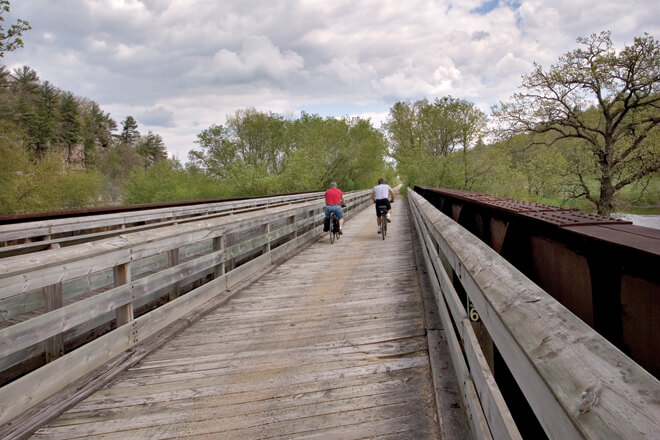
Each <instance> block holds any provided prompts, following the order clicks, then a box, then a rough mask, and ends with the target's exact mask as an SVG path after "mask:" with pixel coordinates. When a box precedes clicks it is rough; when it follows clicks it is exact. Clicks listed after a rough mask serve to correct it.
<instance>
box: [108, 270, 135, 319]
mask: <svg viewBox="0 0 660 440" xmlns="http://www.w3.org/2000/svg"><path fill="white" fill-rule="evenodd" d="M113 274H114V278H115V286H120V285H122V284H128V283H130V282H131V266H130V263H124V264H120V265H119V266H115V267H114V269H113ZM115 316H116V319H117V327H121V326H122V325H124V324H127V323H129V322H131V321H132V320H133V303H132V302H130V303H128V304H124V305H123V306H121V307H119V308H118V309H116V310H115Z"/></svg>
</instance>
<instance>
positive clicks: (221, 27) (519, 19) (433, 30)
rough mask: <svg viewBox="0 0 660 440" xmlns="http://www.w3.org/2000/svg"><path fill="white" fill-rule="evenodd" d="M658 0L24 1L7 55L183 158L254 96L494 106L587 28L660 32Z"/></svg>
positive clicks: (341, 103) (292, 106)
mask: <svg viewBox="0 0 660 440" xmlns="http://www.w3.org/2000/svg"><path fill="white" fill-rule="evenodd" d="M656 3H657V1H656V0H632V1H630V2H621V1H620V0H570V1H569V0H556V1H554V2H547V1H543V0H461V1H458V0H438V1H435V2H428V1H426V0H410V1H406V2H401V1H400V0H364V1H360V2H354V1H349V0H335V1H332V2H328V1H325V0H275V1H273V0H269V1H266V0H254V1H251V2H246V1H244V0H224V1H223V2H217V1H215V0H112V1H108V0H58V1H57V2H46V1H42V2H23V1H20V2H19V1H16V2H12V5H11V6H12V8H11V16H10V17H5V18H6V19H7V22H14V21H15V20H14V18H19V17H20V18H23V19H26V20H28V21H29V22H30V25H31V26H32V30H31V31H28V32H26V33H25V34H24V36H23V41H24V43H25V47H24V48H22V49H20V50H17V51H14V52H11V53H6V54H5V57H4V58H3V59H2V61H3V62H4V63H6V64H7V65H8V66H9V67H10V68H13V67H18V66H21V65H28V66H30V67H32V68H34V69H35V70H36V71H37V72H38V74H39V76H40V78H42V80H48V81H50V82H51V83H53V84H54V85H56V86H57V87H59V88H62V89H64V90H69V91H72V92H73V93H75V94H77V95H80V96H85V97H87V98H89V99H93V100H95V101H96V102H98V103H99V104H100V105H101V107H102V108H103V109H104V110H105V111H106V112H110V113H111V114H112V115H113V118H115V119H116V120H117V121H121V120H122V119H123V118H125V117H126V116H128V115H133V116H135V117H136V118H137V119H138V122H139V123H140V129H141V130H143V129H145V130H146V129H151V130H153V131H154V132H157V133H159V134H161V135H162V136H163V139H164V140H165V144H166V146H167V148H168V149H169V150H170V151H173V152H175V154H176V155H177V156H178V157H179V158H181V159H184V160H185V158H186V157H187V151H188V150H189V149H190V148H192V147H193V146H194V141H195V135H196V133H199V132H200V131H201V130H203V129H205V128H207V127H208V126H209V125H211V124H214V123H215V124H222V123H224V122H225V118H226V116H227V115H231V114H234V112H235V111H236V110H238V109H244V108H247V107H255V108H257V109H260V110H264V111H273V112H281V113H285V112H290V113H299V112H300V111H302V110H306V109H327V112H329V111H331V110H330V109H332V111H334V112H336V116H343V115H355V114H364V115H369V114H373V115H380V116H378V118H379V120H381V119H383V118H382V115H383V114H385V115H386V114H387V112H388V110H389V108H390V107H391V105H392V104H394V103H395V102H396V101H397V100H416V99H420V98H423V97H426V98H429V99H434V98H436V97H441V96H444V95H448V94H451V95H452V96H454V97H457V98H465V99H470V100H473V101H474V102H475V103H477V104H478V105H479V106H480V107H481V108H483V109H486V110H487V109H488V107H489V106H490V105H492V104H494V103H496V102H497V101H499V100H505V99H507V98H508V97H509V96H510V95H511V94H512V93H513V92H515V90H516V88H517V87H518V85H519V84H520V78H521V75H523V74H526V73H529V72H530V71H531V69H532V63H533V62H535V61H536V62H538V63H540V64H541V65H543V66H546V67H548V66H549V65H550V64H552V63H554V62H556V61H557V59H558V57H559V56H560V55H561V54H563V53H565V52H567V51H569V50H572V49H574V48H576V47H577V44H576V41H575V40H576V38H577V37H578V36H586V35H589V34H590V33H593V32H600V31H602V30H611V31H612V38H613V40H614V43H615V44H616V45H617V47H622V46H623V45H624V44H627V43H630V42H632V39H633V37H635V36H639V35H641V34H642V33H643V32H649V33H651V34H652V35H654V36H655V37H656V38H658V37H660V23H659V22H658V20H657V5H656ZM360 109H363V110H360ZM324 111H326V110H324ZM327 115H329V113H324V114H323V116H327ZM374 117H375V116H374Z"/></svg>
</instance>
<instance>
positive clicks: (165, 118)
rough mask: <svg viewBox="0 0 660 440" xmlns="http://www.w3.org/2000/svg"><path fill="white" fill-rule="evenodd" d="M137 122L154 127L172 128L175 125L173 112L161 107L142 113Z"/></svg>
mask: <svg viewBox="0 0 660 440" xmlns="http://www.w3.org/2000/svg"><path fill="white" fill-rule="evenodd" d="M137 120H138V122H141V123H144V124H146V125H150V126H154V127H173V126H174V125H175V122H174V112H173V111H170V110H167V109H166V108H165V107H163V106H158V107H154V108H152V109H149V110H147V111H145V112H143V113H142V114H140V115H139V116H138V118H137Z"/></svg>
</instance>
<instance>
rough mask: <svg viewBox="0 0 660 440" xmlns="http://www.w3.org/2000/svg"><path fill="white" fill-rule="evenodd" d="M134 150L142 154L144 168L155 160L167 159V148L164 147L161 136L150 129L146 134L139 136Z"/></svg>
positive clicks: (151, 164)
mask: <svg viewBox="0 0 660 440" xmlns="http://www.w3.org/2000/svg"><path fill="white" fill-rule="evenodd" d="M135 150H136V151H137V153H138V154H139V155H140V156H142V160H143V161H144V167H145V168H149V167H151V166H153V165H154V164H155V163H156V162H160V161H162V160H165V159H167V149H166V148H165V142H164V141H163V138H162V137H161V136H160V135H159V134H156V133H153V132H151V131H149V133H147V135H146V136H142V137H140V138H139V140H138V143H137V147H136V148H135Z"/></svg>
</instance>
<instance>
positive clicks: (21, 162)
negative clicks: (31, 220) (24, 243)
mask: <svg viewBox="0 0 660 440" xmlns="http://www.w3.org/2000/svg"><path fill="white" fill-rule="evenodd" d="M0 133H1V134H0V155H1V156H2V158H3V160H2V161H0V187H2V191H0V213H1V214H9V213H17V212H38V211H50V210H56V209H64V208H79V207H83V206H91V205H95V204H101V203H104V202H105V200H104V199H103V198H102V197H101V194H103V192H102V190H103V185H104V180H105V178H104V176H103V175H101V174H100V173H98V172H76V173H73V172H67V171H66V169H65V168H64V167H63V164H62V159H61V157H60V156H59V155H58V154H56V153H52V152H51V153H48V154H45V155H44V156H43V157H41V158H39V159H37V158H35V157H32V156H31V153H30V151H29V150H28V149H26V148H24V146H23V141H24V139H25V138H26V137H27V136H26V134H25V133H22V132H21V131H20V130H17V129H16V128H15V127H12V126H11V125H10V124H9V123H8V122H6V121H0Z"/></svg>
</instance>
